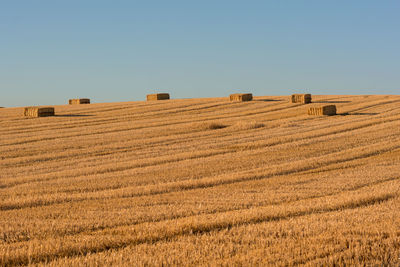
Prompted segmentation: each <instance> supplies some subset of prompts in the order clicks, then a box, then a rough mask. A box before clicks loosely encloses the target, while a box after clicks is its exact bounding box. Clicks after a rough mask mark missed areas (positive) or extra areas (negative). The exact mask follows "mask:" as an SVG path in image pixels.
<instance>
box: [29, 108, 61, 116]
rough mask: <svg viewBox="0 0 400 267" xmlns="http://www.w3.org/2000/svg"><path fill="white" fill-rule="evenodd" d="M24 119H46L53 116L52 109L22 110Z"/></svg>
mask: <svg viewBox="0 0 400 267" xmlns="http://www.w3.org/2000/svg"><path fill="white" fill-rule="evenodd" d="M24 116H25V117H34V118H35V117H47V116H54V108H53V107H41V108H39V107H26V108H24Z"/></svg>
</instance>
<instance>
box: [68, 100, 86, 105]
mask: <svg viewBox="0 0 400 267" xmlns="http://www.w3.org/2000/svg"><path fill="white" fill-rule="evenodd" d="M68 103H69V104H70V105H79V104H90V99H89V98H78V99H70V100H69V101H68Z"/></svg>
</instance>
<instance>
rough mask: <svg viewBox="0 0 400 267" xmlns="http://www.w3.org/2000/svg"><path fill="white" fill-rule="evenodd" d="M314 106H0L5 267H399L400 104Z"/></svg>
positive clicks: (326, 99) (328, 99)
mask: <svg viewBox="0 0 400 267" xmlns="http://www.w3.org/2000/svg"><path fill="white" fill-rule="evenodd" d="M313 102H315V103H320V104H322V103H324V104H326V103H331V104H335V105H336V106H337V109H338V113H339V115H337V116H308V115H307V112H306V111H307V107H308V106H309V105H299V104H291V103H289V102H288V97H285V96H282V97H255V99H254V101H250V102H229V101H228V100H227V99H226V98H210V99H182V100H168V101H155V102H141V101H139V102H124V103H103V104H90V105H74V106H68V105H65V106H55V110H56V114H57V115H56V116H54V117H44V118H35V119H28V118H24V117H22V116H21V114H22V109H21V108H5V109H1V110H0V137H1V138H0V265H12V264H14V265H19V264H29V263H30V264H37V265H43V264H50V265H74V266H75V265H82V266H84V265H86V266H87V265H95V264H101V265H102V264H105V265H109V264H124V265H132V264H133V265H144V264H150V265H161V264H176V265H205V264H209V265H223V264H225V265H235V264H236V265H255V264H264V265H265V264H277V265H286V266H287V265H299V264H305V265H328V264H333V263H337V264H360V263H370V264H376V263H378V264H380V263H387V264H396V263H400V260H399V257H400V96H383V95H382V96H313ZM310 105H316V104H310Z"/></svg>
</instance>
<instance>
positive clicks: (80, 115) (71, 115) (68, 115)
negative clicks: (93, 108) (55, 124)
mask: <svg viewBox="0 0 400 267" xmlns="http://www.w3.org/2000/svg"><path fill="white" fill-rule="evenodd" d="M54 116H55V117H92V116H94V115H84V114H63V115H57V114H56V115H54Z"/></svg>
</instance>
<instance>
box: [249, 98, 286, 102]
mask: <svg viewBox="0 0 400 267" xmlns="http://www.w3.org/2000/svg"><path fill="white" fill-rule="evenodd" d="M252 101H259V102H279V101H284V100H282V99H253V100H252Z"/></svg>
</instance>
